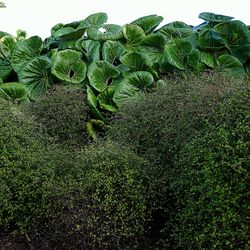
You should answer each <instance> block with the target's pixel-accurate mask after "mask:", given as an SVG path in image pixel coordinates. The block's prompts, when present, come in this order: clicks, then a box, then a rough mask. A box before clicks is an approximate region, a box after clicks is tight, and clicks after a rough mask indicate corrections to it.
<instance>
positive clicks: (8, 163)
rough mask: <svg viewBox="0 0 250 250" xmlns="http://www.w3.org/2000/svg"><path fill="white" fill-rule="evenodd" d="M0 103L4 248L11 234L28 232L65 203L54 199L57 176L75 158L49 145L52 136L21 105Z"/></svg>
mask: <svg viewBox="0 0 250 250" xmlns="http://www.w3.org/2000/svg"><path fill="white" fill-rule="evenodd" d="M0 106H1V108H0V117H1V120H0V130H1V133H0V228H1V230H0V248H1V244H4V243H3V242H6V241H5V239H6V238H8V237H10V238H11V237H12V236H11V235H17V236H18V237H22V235H24V234H26V235H29V234H30V231H32V230H36V229H37V228H39V227H40V226H41V225H42V226H43V225H45V224H46V223H47V222H48V218H49V217H50V216H51V214H52V215H53V214H55V213H56V211H57V210H58V208H57V206H58V207H59V208H60V206H62V205H61V204H58V203H57V201H56V199H55V198H56V197H57V196H58V192H59V190H60V182H59V181H58V180H59V179H60V178H61V179H63V176H65V166H66V165H67V164H69V165H70V162H73V160H72V159H70V158H71V155H70V154H67V153H66V152H64V151H62V149H57V148H56V147H55V146H53V145H47V142H49V141H50V139H49V137H48V136H47V135H46V133H45V131H43V129H42V127H41V126H39V125H38V124H37V123H36V122H35V121H34V120H33V119H32V117H27V116H26V115H25V114H24V113H22V112H21V111H20V107H18V106H15V105H13V104H11V103H8V102H6V101H3V100H0ZM62 155H63V157H62ZM66 162H67V164H66ZM69 165H67V167H68V168H69V169H70V168H71V167H70V166H69ZM59 177H60V178H59ZM61 182H63V181H61ZM23 242H25V241H23ZM8 243H9V242H8Z"/></svg>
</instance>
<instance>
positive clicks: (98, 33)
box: [87, 24, 123, 41]
mask: <svg viewBox="0 0 250 250" xmlns="http://www.w3.org/2000/svg"><path fill="white" fill-rule="evenodd" d="M87 33H88V37H89V38H90V39H93V40H97V41H107V40H118V39H120V38H122V37H123V33H122V27H121V26H120V25H116V24H104V25H102V26H101V27H99V26H91V27H89V28H88V32H87Z"/></svg>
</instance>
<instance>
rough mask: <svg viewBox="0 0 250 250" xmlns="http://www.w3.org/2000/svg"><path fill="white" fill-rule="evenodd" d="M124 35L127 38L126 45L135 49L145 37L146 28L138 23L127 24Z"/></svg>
mask: <svg viewBox="0 0 250 250" xmlns="http://www.w3.org/2000/svg"><path fill="white" fill-rule="evenodd" d="M123 35H124V37H125V38H126V47H127V48H128V49H132V50H133V49H135V48H136V47H138V46H139V44H140V42H141V41H142V39H143V38H144V37H145V33H144V30H143V29H142V28H141V27H140V26H138V25H136V24H126V25H125V26H124V28H123Z"/></svg>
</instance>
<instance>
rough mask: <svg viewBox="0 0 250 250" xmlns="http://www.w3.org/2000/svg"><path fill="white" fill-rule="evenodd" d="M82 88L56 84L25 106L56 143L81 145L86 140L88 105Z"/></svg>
mask: <svg viewBox="0 0 250 250" xmlns="http://www.w3.org/2000/svg"><path fill="white" fill-rule="evenodd" d="M85 99H86V98H85V95H84V93H83V91H82V90H80V89H79V90H74V89H73V90H70V89H67V88H66V87H65V86H56V87H54V88H53V89H51V90H50V91H49V92H48V93H47V94H46V95H45V96H43V97H41V98H40V99H39V100H37V101H36V102H32V103H30V104H29V105H28V106H26V107H25V109H26V111H27V112H28V113H29V114H31V115H35V116H36V117H37V121H38V122H39V123H41V124H42V125H43V126H44V127H45V128H46V130H47V133H48V134H49V135H50V136H51V137H53V138H54V139H55V141H56V142H57V143H60V144H65V145H66V146H67V147H71V146H72V147H78V148H79V147H83V146H85V144H86V143H87V142H88V139H89V138H88V135H87V132H86V123H87V121H88V113H89V112H88V107H87V105H86V102H85V101H86V100H85Z"/></svg>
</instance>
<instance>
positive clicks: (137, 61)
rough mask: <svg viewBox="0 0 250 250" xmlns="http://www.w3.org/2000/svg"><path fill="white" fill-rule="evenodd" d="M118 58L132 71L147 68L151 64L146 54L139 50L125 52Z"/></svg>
mask: <svg viewBox="0 0 250 250" xmlns="http://www.w3.org/2000/svg"><path fill="white" fill-rule="evenodd" d="M120 60H121V62H122V64H124V65H126V66H127V67H129V68H130V70H132V71H140V70H147V69H148V68H149V67H150V66H152V64H153V62H152V61H151V60H150V58H149V57H148V56H147V55H145V54H142V53H139V52H131V53H128V54H125V55H124V56H122V57H121V59H120Z"/></svg>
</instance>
